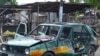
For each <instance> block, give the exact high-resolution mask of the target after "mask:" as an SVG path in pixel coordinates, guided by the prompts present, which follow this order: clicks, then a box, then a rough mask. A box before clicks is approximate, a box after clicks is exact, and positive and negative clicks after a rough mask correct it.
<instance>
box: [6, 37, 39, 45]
mask: <svg viewBox="0 0 100 56" xmlns="http://www.w3.org/2000/svg"><path fill="white" fill-rule="evenodd" d="M38 42H40V40H35V39H32V38H25V39H13V40H9V41H7V42H6V44H7V45H13V46H31V45H33V44H36V43H38Z"/></svg>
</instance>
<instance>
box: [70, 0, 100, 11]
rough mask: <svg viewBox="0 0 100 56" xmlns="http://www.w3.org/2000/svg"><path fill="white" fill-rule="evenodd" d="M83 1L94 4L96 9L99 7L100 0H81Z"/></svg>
mask: <svg viewBox="0 0 100 56" xmlns="http://www.w3.org/2000/svg"><path fill="white" fill-rule="evenodd" d="M81 1H82V0H69V2H70V3H74V2H75V3H76V2H77V3H80V2H81ZM83 1H84V3H88V4H93V5H95V6H97V8H98V9H100V0H83Z"/></svg>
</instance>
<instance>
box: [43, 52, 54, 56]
mask: <svg viewBox="0 0 100 56" xmlns="http://www.w3.org/2000/svg"><path fill="white" fill-rule="evenodd" d="M42 56H55V55H54V53H52V52H46V53H44V54H43V55H42Z"/></svg>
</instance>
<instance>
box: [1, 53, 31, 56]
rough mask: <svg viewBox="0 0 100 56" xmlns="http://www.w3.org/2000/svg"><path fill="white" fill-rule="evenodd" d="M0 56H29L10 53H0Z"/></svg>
mask: <svg viewBox="0 0 100 56" xmlns="http://www.w3.org/2000/svg"><path fill="white" fill-rule="evenodd" d="M0 56H29V55H25V54H18V53H10V52H1V53H0Z"/></svg>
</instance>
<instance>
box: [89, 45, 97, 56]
mask: <svg viewBox="0 0 100 56" xmlns="http://www.w3.org/2000/svg"><path fill="white" fill-rule="evenodd" d="M87 54H88V56H94V55H95V47H94V46H89V49H88V53H87Z"/></svg>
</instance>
